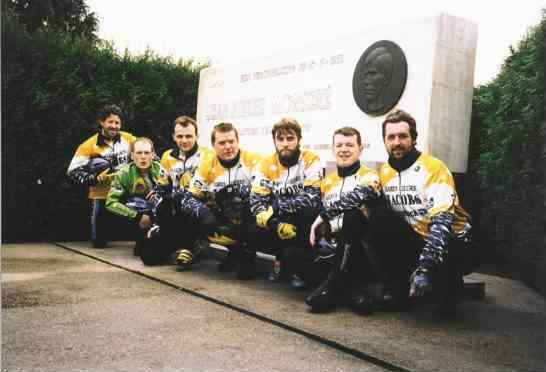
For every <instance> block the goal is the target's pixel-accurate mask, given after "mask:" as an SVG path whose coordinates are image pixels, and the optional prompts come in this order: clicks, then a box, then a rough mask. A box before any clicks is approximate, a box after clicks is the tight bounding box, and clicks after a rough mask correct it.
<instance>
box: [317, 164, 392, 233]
mask: <svg viewBox="0 0 546 372" xmlns="http://www.w3.org/2000/svg"><path fill="white" fill-rule="evenodd" d="M320 193H321V197H322V208H321V212H320V215H321V217H322V218H323V219H325V220H328V221H329V222H330V226H331V228H332V232H337V231H340V230H341V227H342V225H343V212H345V211H348V210H352V209H362V208H368V205H367V204H370V203H372V202H373V201H375V200H378V199H380V198H381V195H382V193H381V184H380V182H379V175H378V174H377V172H376V171H375V170H373V169H371V168H368V167H366V166H363V165H360V162H357V163H355V164H354V165H353V166H351V167H348V168H338V170H337V171H336V172H332V173H330V174H329V175H327V176H326V178H324V180H323V181H322V182H321V185H320Z"/></svg>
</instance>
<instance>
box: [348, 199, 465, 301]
mask: <svg viewBox="0 0 546 372" xmlns="http://www.w3.org/2000/svg"><path fill="white" fill-rule="evenodd" d="M342 236H343V237H342V241H345V242H347V243H348V244H350V245H351V247H361V248H357V249H356V250H355V249H354V248H353V250H354V254H353V255H352V256H351V257H350V260H349V261H350V262H349V267H350V270H354V273H355V274H353V275H352V279H353V280H357V281H364V282H380V283H383V284H385V285H386V287H387V288H388V289H389V290H390V291H391V294H392V295H393V296H394V297H395V298H397V299H399V300H405V299H407V296H408V293H409V286H410V276H411V274H412V273H413V272H414V271H415V269H416V268H417V267H418V265H419V255H420V254H421V251H422V250H423V247H424V244H425V241H424V239H423V238H422V237H421V236H420V235H418V234H417V233H416V232H415V231H414V230H413V229H412V228H411V226H410V225H409V224H407V223H406V221H405V220H404V219H403V217H401V216H399V215H397V214H396V213H394V212H393V211H392V210H390V209H388V208H386V207H383V206H381V207H378V208H374V209H373V210H371V213H370V216H369V219H366V218H362V217H361V215H359V212H358V211H352V212H348V213H346V214H345V218H344V220H343V231H342ZM446 248H447V249H448V253H447V258H446V260H445V261H444V262H443V263H441V264H439V265H438V266H437V267H435V268H434V269H433V270H432V272H431V275H432V283H433V296H434V297H435V298H436V299H437V300H438V301H439V302H449V301H457V300H458V298H459V296H460V295H461V291H462V284H463V282H462V276H463V275H464V274H467V273H469V272H471V270H472V265H473V263H474V261H475V260H474V258H473V257H474V256H475V253H476V252H475V251H474V250H473V249H474V248H473V247H472V244H471V241H470V240H468V239H467V240H460V239H455V238H454V239H451V240H450V241H449V242H448V244H447V247H446Z"/></svg>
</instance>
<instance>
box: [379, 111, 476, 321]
mask: <svg viewBox="0 0 546 372" xmlns="http://www.w3.org/2000/svg"><path fill="white" fill-rule="evenodd" d="M382 133H383V141H384V143H385V148H386V150H387V152H388V154H389V159H388V163H386V164H383V166H382V167H381V169H380V172H379V175H380V179H381V184H382V187H383V192H384V193H385V196H386V198H387V203H388V206H389V207H390V208H391V209H392V210H393V211H394V212H396V213H397V214H398V215H399V216H401V217H402V218H403V219H404V220H405V224H398V226H397V230H395V229H394V228H390V231H391V232H392V233H390V234H385V237H386V241H385V245H384V246H386V247H390V248H391V252H390V253H391V254H392V255H396V259H395V260H393V259H392V258H391V259H388V258H385V259H384V267H385V269H386V270H387V272H388V273H389V277H390V283H389V284H390V287H391V290H392V295H393V296H394V297H395V298H396V297H397V298H398V300H403V299H404V298H407V296H408V295H409V297H410V298H419V297H422V296H424V295H427V294H429V293H430V294H433V295H435V296H434V297H435V298H436V300H437V301H438V302H439V305H440V307H439V311H441V312H446V313H453V311H454V310H455V305H456V304H457V301H458V299H459V296H460V294H461V290H462V284H463V281H462V276H463V275H464V274H467V273H469V272H470V270H471V269H472V265H473V264H474V262H471V258H472V257H475V252H472V250H471V247H470V243H471V225H470V216H469V215H468V213H467V212H466V211H465V210H464V209H463V208H462V207H461V206H460V204H459V197H458V195H457V192H456V190H455V183H454V180H453V176H452V175H451V172H450V171H449V169H448V168H447V166H446V165H445V164H444V163H443V162H442V161H441V160H439V159H437V158H435V157H433V156H430V155H427V154H424V153H421V152H420V151H418V150H417V149H416V147H415V146H416V143H417V129H416V122H415V119H413V117H411V115H410V114H408V113H406V112H404V111H402V110H396V111H394V112H392V113H391V114H389V115H387V117H386V118H385V120H384V122H383V127H382ZM391 227H393V226H391ZM394 250H396V251H394ZM408 287H409V288H408Z"/></svg>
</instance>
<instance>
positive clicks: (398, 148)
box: [68, 105, 473, 314]
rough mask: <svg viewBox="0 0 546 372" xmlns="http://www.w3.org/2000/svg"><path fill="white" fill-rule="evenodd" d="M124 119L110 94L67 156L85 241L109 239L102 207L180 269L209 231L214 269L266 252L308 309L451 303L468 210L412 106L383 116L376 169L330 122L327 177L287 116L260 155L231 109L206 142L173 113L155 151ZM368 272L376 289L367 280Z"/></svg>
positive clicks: (355, 137)
mask: <svg viewBox="0 0 546 372" xmlns="http://www.w3.org/2000/svg"><path fill="white" fill-rule="evenodd" d="M122 119H123V115H122V113H121V110H120V109H119V107H117V106H115V105H108V106H106V107H104V108H103V109H102V110H101V111H100V112H99V115H98V122H99V125H100V128H99V131H98V133H97V134H95V135H94V136H92V137H91V138H89V139H88V140H86V141H85V142H84V143H83V144H81V145H80V146H79V147H78V149H77V151H76V154H75V156H74V158H73V159H72V162H71V163H70V166H69V168H68V176H69V177H70V178H72V179H73V180H74V181H76V182H78V183H81V184H87V185H89V186H90V194H89V196H90V199H91V200H92V213H91V230H92V233H91V240H92V243H93V245H94V247H97V248H99V247H104V246H105V244H106V240H107V238H106V237H105V230H107V228H108V227H109V226H111V223H109V222H108V221H107V222H104V220H108V219H109V218H110V217H111V216H109V215H108V213H105V209H106V210H108V211H109V212H111V213H112V214H114V215H117V216H121V217H124V218H125V219H126V220H127V221H132V222H133V225H134V226H135V227H136V230H137V231H138V233H137V237H136V239H135V240H136V245H135V255H138V256H140V258H141V259H142V261H143V263H144V264H146V265H156V264H162V263H169V262H172V260H174V262H175V263H176V265H177V266H178V267H179V268H180V269H182V270H186V269H189V268H190V267H191V266H192V264H193V263H194V262H195V261H196V260H197V259H199V256H200V255H201V254H202V251H203V249H204V247H206V246H207V245H208V244H209V243H210V242H212V243H216V244H220V245H223V246H225V247H226V248H227V249H228V254H227V257H226V258H225V260H223V261H222V262H221V263H220V264H219V265H218V269H219V270H220V271H224V272H229V271H235V272H236V275H237V277H238V278H239V279H243V280H244V279H251V278H253V277H254V276H255V275H256V252H257V251H260V252H265V253H269V254H271V255H273V256H274V257H275V261H274V265H273V270H272V272H271V273H269V275H268V279H269V280H271V281H274V282H289V283H290V285H291V286H292V287H294V288H309V289H312V291H311V292H310V294H309V295H308V296H307V297H306V300H305V301H306V303H307V304H308V305H309V306H310V308H311V310H312V311H314V312H325V311H329V310H331V309H333V308H334V307H336V306H340V305H343V306H349V307H350V308H352V309H353V310H355V311H356V312H357V313H359V314H369V313H371V312H372V311H373V310H374V309H377V308H384V309H403V308H404V307H406V306H407V304H408V303H409V302H410V301H411V300H412V299H420V298H424V297H429V296H431V297H433V298H435V299H436V300H437V303H438V304H439V310H441V311H445V312H452V311H453V310H454V308H455V305H456V303H457V300H458V299H459V297H460V294H461V290H462V285H463V282H462V276H463V275H464V274H466V273H468V272H469V271H470V270H471V264H470V263H471V260H470V257H472V256H473V252H472V251H471V247H470V243H471V240H470V238H471V236H470V232H471V225H470V217H469V215H468V214H467V213H466V212H465V210H464V209H463V208H462V207H461V206H460V203H459V200H458V196H457V193H456V190H455V184H454V180H453V176H452V175H451V173H450V172H449V170H448V168H447V167H446V166H445V164H444V163H443V162H442V161H440V160H438V159H436V158H434V157H432V156H430V155H427V154H423V153H421V152H419V151H418V150H417V148H416V143H417V130H416V123H415V120H414V119H413V118H412V117H411V115H409V114H408V113H406V112H404V111H402V110H396V111H394V112H391V113H390V114H388V115H387V116H386V118H385V120H384V122H383V127H382V134H383V140H384V143H385V148H386V150H387V152H388V155H389V158H388V162H387V163H385V164H383V165H382V166H381V167H380V169H379V171H376V170H374V169H371V168H368V167H366V166H365V165H363V164H361V162H360V157H361V155H362V150H363V145H362V138H361V134H360V133H359V131H358V130H357V129H355V128H351V127H343V128H340V129H337V130H336V131H335V132H334V134H333V137H332V151H333V156H334V158H335V162H336V167H337V169H336V171H334V172H332V173H331V174H328V175H326V177H324V176H323V173H324V167H323V163H322V162H321V160H320V158H319V156H318V155H317V154H315V153H313V152H312V151H310V150H307V149H303V148H302V147H301V140H302V127H301V126H300V124H299V123H298V122H297V121H296V120H294V119H291V118H284V119H282V120H280V121H279V122H278V123H276V124H274V125H273V128H272V132H271V133H272V139H273V143H274V145H275V153H273V154H271V155H269V156H262V155H260V154H257V153H253V152H249V151H246V150H243V149H241V148H240V147H239V135H238V131H237V129H236V128H235V127H234V126H233V125H232V124H231V123H219V124H217V125H216V126H215V127H214V128H213V130H212V134H211V144H212V147H213V150H210V149H208V148H206V147H201V146H199V145H198V125H197V123H196V122H195V120H193V119H192V118H190V117H187V116H181V117H178V118H176V120H175V121H174V123H173V130H172V138H173V141H174V143H175V146H174V147H173V149H170V150H167V151H166V152H165V153H163V155H162V157H161V160H160V161H157V160H156V159H157V156H156V155H155V150H154V144H153V142H152V141H151V140H150V139H148V138H146V137H139V138H135V137H134V136H132V135H131V134H128V133H125V132H122V131H120V128H121V122H122ZM377 284H380V287H381V288H382V291H381V292H380V294H379V295H378V294H377V293H371V291H370V288H371V287H372V286H373V285H377Z"/></svg>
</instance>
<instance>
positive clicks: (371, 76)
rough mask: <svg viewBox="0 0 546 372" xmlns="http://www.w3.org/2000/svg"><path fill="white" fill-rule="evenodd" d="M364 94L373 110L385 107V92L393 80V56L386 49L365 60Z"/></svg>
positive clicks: (372, 54)
mask: <svg viewBox="0 0 546 372" xmlns="http://www.w3.org/2000/svg"><path fill="white" fill-rule="evenodd" d="M363 75H364V79H363V82H364V84H363V88H362V89H363V93H364V96H365V97H366V99H367V100H368V104H369V105H370V106H371V108H372V109H374V108H378V107H381V106H383V105H384V102H383V92H384V91H385V88H386V87H387V86H388V85H389V84H390V81H391V78H392V56H391V55H390V53H389V52H388V51H387V49H386V48H377V49H375V50H374V51H373V52H372V53H370V54H369V55H368V57H367V58H366V59H365V60H364V70H363Z"/></svg>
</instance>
